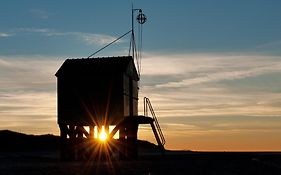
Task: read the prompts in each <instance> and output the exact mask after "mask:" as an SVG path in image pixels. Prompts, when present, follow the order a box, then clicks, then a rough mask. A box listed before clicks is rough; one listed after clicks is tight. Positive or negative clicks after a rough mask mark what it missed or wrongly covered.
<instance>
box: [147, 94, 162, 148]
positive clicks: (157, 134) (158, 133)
mask: <svg viewBox="0 0 281 175" xmlns="http://www.w3.org/2000/svg"><path fill="white" fill-rule="evenodd" d="M143 103H144V104H143V106H144V110H143V112H144V116H147V117H148V110H149V111H150V113H151V115H152V117H153V120H154V123H155V126H156V127H155V126H154V124H153V123H151V127H152V130H153V132H154V135H155V138H156V141H157V143H158V145H159V146H161V147H162V148H163V149H164V145H165V143H166V140H165V138H164V135H163V132H162V130H161V128H160V125H159V123H158V120H157V118H156V114H155V112H154V109H153V107H152V105H151V102H150V100H149V98H147V97H144V98H143Z"/></svg>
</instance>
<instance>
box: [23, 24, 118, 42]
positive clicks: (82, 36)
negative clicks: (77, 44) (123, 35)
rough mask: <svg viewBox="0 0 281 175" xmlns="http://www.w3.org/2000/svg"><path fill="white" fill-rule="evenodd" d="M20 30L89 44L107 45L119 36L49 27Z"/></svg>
mask: <svg viewBox="0 0 281 175" xmlns="http://www.w3.org/2000/svg"><path fill="white" fill-rule="evenodd" d="M19 30H20V31H24V32H31V33H41V34H43V35H45V36H48V37H65V36H67V37H73V39H75V38H76V39H78V40H80V41H82V42H84V43H86V44H88V45H97V46H103V45H106V44H108V43H110V42H112V41H114V40H115V39H117V37H114V36H110V35H103V34H94V33H85V32H61V31H56V30H52V29H48V28H20V29H19ZM120 42H123V40H121V39H120V40H118V41H117V43H120Z"/></svg>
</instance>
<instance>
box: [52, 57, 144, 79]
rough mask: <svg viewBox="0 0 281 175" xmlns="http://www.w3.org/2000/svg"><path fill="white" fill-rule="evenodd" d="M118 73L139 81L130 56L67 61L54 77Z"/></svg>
mask: <svg viewBox="0 0 281 175" xmlns="http://www.w3.org/2000/svg"><path fill="white" fill-rule="evenodd" d="M128 69H132V70H128ZM118 73H129V74H133V75H131V76H133V77H134V78H135V79H136V80H139V77H138V74H137V71H136V68H135V64H134V61H133V58H132V57H131V56H122V57H102V58H80V59H67V60H65V62H64V63H63V64H62V66H61V67H60V68H59V70H58V71H57V73H56V74H55V75H56V76H57V77H59V76H74V75H76V76H77V75H78V76H79V75H83V76H84V75H95V74H99V75H102V74H107V75H109V74H118Z"/></svg>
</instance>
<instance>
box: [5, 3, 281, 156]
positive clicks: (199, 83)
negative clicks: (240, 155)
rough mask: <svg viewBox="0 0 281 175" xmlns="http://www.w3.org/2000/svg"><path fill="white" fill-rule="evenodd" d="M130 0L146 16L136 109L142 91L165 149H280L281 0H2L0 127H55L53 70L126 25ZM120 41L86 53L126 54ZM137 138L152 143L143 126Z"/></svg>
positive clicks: (43, 130)
mask: <svg viewBox="0 0 281 175" xmlns="http://www.w3.org/2000/svg"><path fill="white" fill-rule="evenodd" d="M132 2H133V4H134V7H135V8H141V9H142V10H143V13H144V14H145V15H146V16H147V18H148V20H147V22H146V23H145V24H143V38H142V40H143V46H142V56H143V57H142V67H141V68H142V69H141V81H140V92H139V96H140V99H139V113H140V114H142V108H143V106H142V100H143V97H144V96H146V97H149V98H150V100H151V102H152V105H153V107H154V109H155V112H156V115H157V117H158V120H159V122H160V125H161V128H162V130H163V132H164V136H165V138H166V141H167V143H166V145H165V146H166V148H168V149H181V150H198V151H280V150H281V78H280V77H281V22H280V19H281V11H280V9H281V1H274V0H249V1H245V0H229V1H225V0H212V1H211V0H179V1H171V0H166V1H148V0H141V1H140V0H139V1H137V0H135V1H131V0H130V1H129V0H128V1H127V0H120V1H114V0H106V1H105V0H103V1H99V0H95V1H93V0H83V1H74V0H61V1H56V0H49V1H38V0H25V1H21V0H2V1H1V3H0V4H1V5H0V24H1V25H0V129H9V130H13V131H17V132H24V133H27V134H47V133H51V134H56V135H59V129H58V125H57V121H56V117H57V113H56V111H57V108H56V78H55V76H54V74H55V72H56V71H57V70H58V69H59V67H60V66H61V64H62V63H63V62H64V60H65V59H67V58H83V57H88V56H89V55H91V54H92V53H93V52H95V51H96V50H98V49H99V48H101V47H103V46H104V45H106V44H108V43H110V42H111V41H113V40H114V39H116V38H118V37H119V36H121V35H122V34H124V33H126V32H128V31H129V30H130V29H131V6H132ZM137 29H138V28H137V25H136V28H135V32H136V33H137ZM129 41H130V36H126V37H123V38H122V39H121V40H119V41H118V42H116V43H115V44H114V45H111V46H110V47H108V48H106V49H105V50H103V51H102V52H100V53H99V54H97V55H95V56H97V57H103V56H116V55H120V56H123V55H128V50H129ZM139 138H140V139H145V140H149V141H152V142H154V143H155V139H154V138H153V133H152V131H151V129H150V128H149V126H146V125H142V126H140V130H139Z"/></svg>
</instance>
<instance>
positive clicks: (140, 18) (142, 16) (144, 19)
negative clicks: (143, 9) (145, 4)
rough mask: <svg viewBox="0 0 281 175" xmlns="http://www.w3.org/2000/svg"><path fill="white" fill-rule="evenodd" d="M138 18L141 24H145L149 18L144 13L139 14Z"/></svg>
mask: <svg viewBox="0 0 281 175" xmlns="http://www.w3.org/2000/svg"><path fill="white" fill-rule="evenodd" d="M137 20H138V22H139V23H140V24H144V23H145V22H146V20H147V18H146V16H145V15H144V14H143V13H140V14H139V15H138V16H137Z"/></svg>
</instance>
